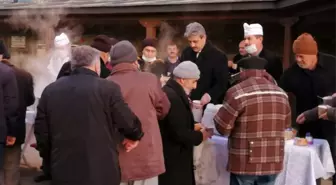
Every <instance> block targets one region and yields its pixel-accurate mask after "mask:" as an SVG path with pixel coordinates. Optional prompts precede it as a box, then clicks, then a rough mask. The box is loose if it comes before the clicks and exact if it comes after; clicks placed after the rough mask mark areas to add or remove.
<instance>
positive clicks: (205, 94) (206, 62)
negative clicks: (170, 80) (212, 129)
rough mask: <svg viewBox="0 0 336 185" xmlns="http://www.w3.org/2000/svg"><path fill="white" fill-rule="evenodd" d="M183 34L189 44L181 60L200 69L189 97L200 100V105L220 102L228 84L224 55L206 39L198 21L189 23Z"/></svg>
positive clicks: (226, 62)
mask: <svg viewBox="0 0 336 185" xmlns="http://www.w3.org/2000/svg"><path fill="white" fill-rule="evenodd" d="M184 36H185V37H186V38H188V41H189V44H190V46H189V47H187V48H186V49H184V51H183V52H182V55H181V61H192V62H194V63H195V64H196V65H197V66H198V68H199V70H200V71H201V77H200V79H199V80H198V82H197V83H198V85H197V88H196V89H195V90H194V91H193V92H191V95H190V98H191V99H192V100H200V101H201V104H202V106H204V105H206V104H208V103H210V102H212V103H214V104H219V103H222V101H223V98H224V94H225V92H226V90H227V85H228V60H227V57H226V55H225V54H224V53H222V52H221V51H219V50H218V49H216V48H215V47H214V46H213V45H212V44H211V43H210V42H209V41H207V36H206V33H205V29H204V27H203V26H202V25H201V24H200V23H197V22H194V23H190V24H189V25H188V26H187V28H186V31H185V34H184Z"/></svg>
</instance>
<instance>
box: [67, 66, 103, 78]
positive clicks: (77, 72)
mask: <svg viewBox="0 0 336 185" xmlns="http://www.w3.org/2000/svg"><path fill="white" fill-rule="evenodd" d="M82 74H83V75H92V76H96V77H99V76H98V74H97V73H96V72H94V71H92V70H90V69H87V68H85V67H80V68H76V69H74V70H73V71H72V72H71V75H82Z"/></svg>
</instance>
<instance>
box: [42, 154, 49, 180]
mask: <svg viewBox="0 0 336 185" xmlns="http://www.w3.org/2000/svg"><path fill="white" fill-rule="evenodd" d="M41 169H42V171H43V174H44V175H45V176H49V177H51V161H50V158H47V157H45V158H43V161H42V167H41Z"/></svg>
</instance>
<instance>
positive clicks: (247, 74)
mask: <svg viewBox="0 0 336 185" xmlns="http://www.w3.org/2000/svg"><path fill="white" fill-rule="evenodd" d="M249 78H265V79H266V80H268V81H270V82H271V83H276V82H275V80H274V78H273V77H272V76H271V75H270V74H268V73H267V72H266V70H255V69H249V70H244V71H242V72H240V73H239V77H238V79H237V82H238V83H239V82H242V81H245V80H247V79H249Z"/></svg>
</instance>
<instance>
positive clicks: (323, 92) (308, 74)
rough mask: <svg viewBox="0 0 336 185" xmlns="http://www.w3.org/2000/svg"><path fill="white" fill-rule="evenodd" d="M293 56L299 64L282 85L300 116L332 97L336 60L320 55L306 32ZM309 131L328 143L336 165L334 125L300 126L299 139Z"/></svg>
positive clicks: (324, 122)
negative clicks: (326, 97)
mask: <svg viewBox="0 0 336 185" xmlns="http://www.w3.org/2000/svg"><path fill="white" fill-rule="evenodd" d="M293 53H294V54H295V59H296V63H294V64H293V65H292V66H291V67H290V68H288V69H287V70H286V71H285V73H284V74H283V76H282V78H281V81H280V84H279V85H280V87H282V88H283V89H284V90H285V91H287V92H289V93H292V94H294V95H295V98H296V115H299V114H301V113H303V112H304V111H306V110H310V109H312V108H314V107H316V106H318V105H319V103H320V98H319V97H325V96H330V95H332V94H333V93H334V92H336V73H335V71H336V58H335V57H334V56H331V55H328V54H324V53H321V52H318V47H317V43H316V41H315V40H314V38H313V37H312V35H310V34H308V33H303V34H302V35H300V36H299V37H298V38H297V39H296V40H295V41H294V43H293ZM293 114H294V113H293ZM308 132H310V133H311V135H312V136H313V137H314V138H320V139H326V140H327V141H328V142H329V145H330V148H331V152H332V154H333V158H334V162H336V157H335V123H333V122H332V121H328V120H323V119H320V120H316V121H307V122H305V123H304V124H302V125H299V133H298V134H299V136H301V137H304V136H305V135H306V133H308ZM334 183H335V180H334Z"/></svg>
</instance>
